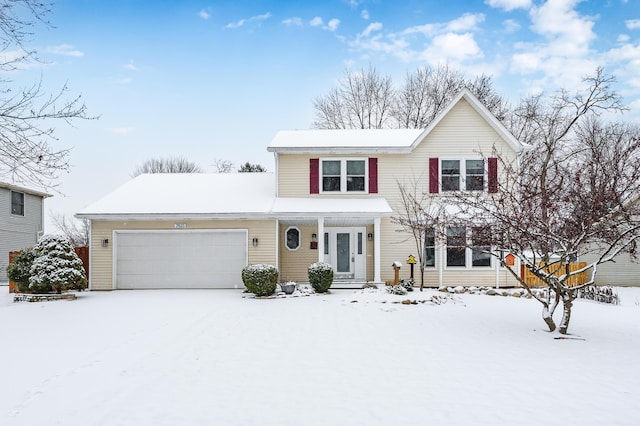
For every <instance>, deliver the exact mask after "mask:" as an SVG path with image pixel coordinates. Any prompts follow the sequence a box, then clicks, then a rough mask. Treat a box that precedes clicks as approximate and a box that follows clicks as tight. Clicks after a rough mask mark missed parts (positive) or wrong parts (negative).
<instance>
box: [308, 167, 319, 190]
mask: <svg viewBox="0 0 640 426" xmlns="http://www.w3.org/2000/svg"><path fill="white" fill-rule="evenodd" d="M309 193H310V194H319V193H320V159H319V158H310V159H309Z"/></svg>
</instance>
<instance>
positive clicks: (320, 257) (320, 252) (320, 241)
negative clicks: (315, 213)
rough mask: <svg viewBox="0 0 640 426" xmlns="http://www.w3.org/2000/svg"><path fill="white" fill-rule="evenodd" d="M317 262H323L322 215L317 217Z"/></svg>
mask: <svg viewBox="0 0 640 426" xmlns="http://www.w3.org/2000/svg"><path fill="white" fill-rule="evenodd" d="M318 262H324V217H319V218H318Z"/></svg>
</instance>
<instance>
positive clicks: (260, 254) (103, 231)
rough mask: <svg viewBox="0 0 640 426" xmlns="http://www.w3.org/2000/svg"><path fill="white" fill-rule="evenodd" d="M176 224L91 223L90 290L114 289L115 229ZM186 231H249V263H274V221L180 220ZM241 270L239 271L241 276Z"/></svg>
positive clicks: (163, 226)
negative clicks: (106, 244) (253, 241)
mask: <svg viewBox="0 0 640 426" xmlns="http://www.w3.org/2000/svg"><path fill="white" fill-rule="evenodd" d="M175 223H176V222H175V221H160V220H158V221H127V222H124V221H102V220H93V221H92V222H91V289H92V290H112V289H113V276H112V274H113V231H114V230H161V229H165V230H166V229H171V230H173V229H175V228H174V224H175ZM180 223H184V224H186V226H187V227H186V229H188V230H197V229H246V230H247V231H248V241H247V246H248V252H249V263H250V264H253V263H268V264H271V265H275V264H276V221H275V220H202V221H180ZM105 238H108V239H109V246H108V247H102V245H101V241H102V240H103V239H105ZM253 238H258V246H257V247H253V244H252V240H253ZM240 272H241V271H238V274H240Z"/></svg>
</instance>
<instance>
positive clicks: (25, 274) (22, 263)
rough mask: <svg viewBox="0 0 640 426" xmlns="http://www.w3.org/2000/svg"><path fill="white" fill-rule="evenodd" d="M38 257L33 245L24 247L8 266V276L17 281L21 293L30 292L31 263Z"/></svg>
mask: <svg viewBox="0 0 640 426" xmlns="http://www.w3.org/2000/svg"><path fill="white" fill-rule="evenodd" d="M35 258H36V254H35V252H34V251H33V249H32V248H31V247H29V248H26V249H22V250H20V252H19V253H18V254H17V255H16V256H15V257H14V258H13V263H11V264H9V266H7V277H8V278H9V279H10V280H12V281H13V282H15V283H16V285H17V286H18V291H19V292H20V293H28V292H29V277H30V276H31V275H30V271H31V265H33V261H34V259H35Z"/></svg>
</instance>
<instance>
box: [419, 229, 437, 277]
mask: <svg viewBox="0 0 640 426" xmlns="http://www.w3.org/2000/svg"><path fill="white" fill-rule="evenodd" d="M422 263H423V265H424V267H425V268H435V266H436V233H435V230H433V229H429V230H427V231H426V232H425V234H424V255H423V256H422Z"/></svg>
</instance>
